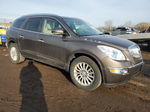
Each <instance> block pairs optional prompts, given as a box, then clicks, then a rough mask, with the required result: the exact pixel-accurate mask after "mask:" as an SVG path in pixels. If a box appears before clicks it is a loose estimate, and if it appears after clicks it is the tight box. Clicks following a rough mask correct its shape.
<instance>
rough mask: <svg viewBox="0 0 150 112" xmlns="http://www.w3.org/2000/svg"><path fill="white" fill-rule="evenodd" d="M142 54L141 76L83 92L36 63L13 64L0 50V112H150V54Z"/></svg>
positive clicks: (61, 75)
mask: <svg viewBox="0 0 150 112" xmlns="http://www.w3.org/2000/svg"><path fill="white" fill-rule="evenodd" d="M142 54H143V57H144V60H145V65H144V68H143V72H142V74H140V75H138V76H136V77H134V78H133V79H132V80H131V81H129V82H128V83H126V84H124V85H120V86H117V87H113V88H106V87H104V86H101V87H99V88H98V89H96V90H95V91H92V92H86V91H83V90H81V89H79V88H77V87H75V86H74V84H72V82H71V81H70V78H69V75H68V73H66V72H64V71H62V70H58V69H56V68H53V67H51V66H48V65H44V64H41V63H38V62H33V63H31V62H29V61H25V62H24V63H22V64H17V65H16V64H12V63H11V62H10V61H9V57H8V51H7V49H6V48H2V47H0V112H150V52H142Z"/></svg>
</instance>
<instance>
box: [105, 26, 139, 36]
mask: <svg viewBox="0 0 150 112" xmlns="http://www.w3.org/2000/svg"><path fill="white" fill-rule="evenodd" d="M136 33H138V31H137V30H135V29H134V28H130V27H118V28H116V29H113V30H111V31H105V32H104V34H108V35H113V36H116V35H123V34H136Z"/></svg>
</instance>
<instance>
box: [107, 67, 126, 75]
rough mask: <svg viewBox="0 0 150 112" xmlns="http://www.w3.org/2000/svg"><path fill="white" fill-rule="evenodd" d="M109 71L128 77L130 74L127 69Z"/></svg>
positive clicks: (111, 69)
mask: <svg viewBox="0 0 150 112" xmlns="http://www.w3.org/2000/svg"><path fill="white" fill-rule="evenodd" d="M109 71H110V72H111V73H114V74H120V75H126V74H128V69H127V68H109Z"/></svg>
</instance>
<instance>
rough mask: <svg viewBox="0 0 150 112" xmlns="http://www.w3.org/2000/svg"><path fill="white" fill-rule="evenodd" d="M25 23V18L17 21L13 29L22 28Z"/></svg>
mask: <svg viewBox="0 0 150 112" xmlns="http://www.w3.org/2000/svg"><path fill="white" fill-rule="evenodd" d="M24 21H25V18H20V19H17V20H16V21H15V22H14V23H13V27H16V28H20V27H21V25H22V24H23V22H24Z"/></svg>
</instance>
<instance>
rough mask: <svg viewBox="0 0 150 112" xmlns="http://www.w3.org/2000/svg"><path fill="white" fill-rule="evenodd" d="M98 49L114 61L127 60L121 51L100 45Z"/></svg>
mask: <svg viewBox="0 0 150 112" xmlns="http://www.w3.org/2000/svg"><path fill="white" fill-rule="evenodd" d="M97 47H98V49H100V50H101V51H102V52H103V53H105V54H106V55H107V56H109V57H110V58H111V59H113V60H118V61H123V60H126V58H125V56H124V54H123V53H122V52H121V51H120V50H119V49H116V48H113V47H108V46H104V45H98V46H97Z"/></svg>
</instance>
